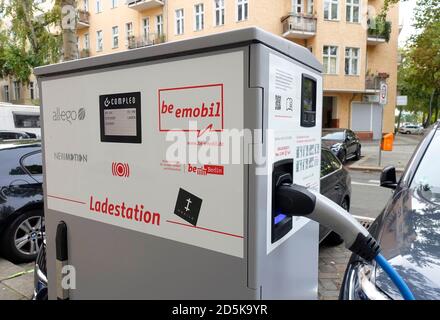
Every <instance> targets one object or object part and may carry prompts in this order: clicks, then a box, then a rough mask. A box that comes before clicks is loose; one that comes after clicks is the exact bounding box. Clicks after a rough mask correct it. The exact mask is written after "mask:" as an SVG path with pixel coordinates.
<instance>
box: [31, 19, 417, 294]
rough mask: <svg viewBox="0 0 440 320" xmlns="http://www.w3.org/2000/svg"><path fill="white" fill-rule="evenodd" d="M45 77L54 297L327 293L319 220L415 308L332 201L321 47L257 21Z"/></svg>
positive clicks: (43, 72) (376, 251) (50, 69)
mask: <svg viewBox="0 0 440 320" xmlns="http://www.w3.org/2000/svg"><path fill="white" fill-rule="evenodd" d="M35 74H36V75H37V76H38V77H39V81H40V93H41V97H42V105H43V141H44V142H43V160H44V174H45V184H44V196H45V217H46V234H47V270H48V282H49V298H51V299H55V298H58V299H90V298H96V299H97V298H99V299H116V298H124V299H130V298H131V299H315V298H316V297H317V287H318V285H317V279H318V225H317V224H316V222H318V223H322V224H323V225H325V226H326V227H328V228H330V229H332V230H333V231H335V232H337V233H338V234H339V235H341V236H342V238H343V239H344V240H345V245H346V247H347V248H348V249H349V250H351V251H352V252H354V253H356V254H357V255H358V256H360V257H361V258H363V259H365V260H367V261H371V260H373V259H375V261H376V263H377V264H378V265H380V266H381V267H382V268H383V270H384V271H385V272H386V273H387V274H388V275H389V276H390V278H391V280H392V281H393V282H394V284H395V285H396V286H397V287H398V289H399V290H400V292H401V293H402V295H403V297H404V298H405V299H407V300H412V299H414V296H413V295H412V293H411V291H410V289H409V288H408V286H407V285H406V284H405V282H404V281H403V279H402V278H401V277H400V276H399V274H398V273H397V272H396V271H395V270H394V269H393V268H392V266H391V265H390V264H389V263H388V262H387V260H386V259H385V258H384V257H383V256H382V255H381V254H380V247H379V245H378V244H377V242H376V240H375V239H374V238H373V237H372V236H371V235H370V234H369V233H368V231H367V230H366V229H365V228H363V227H362V226H361V225H360V224H359V223H358V222H357V221H356V220H355V219H354V218H353V217H352V216H351V215H350V214H349V213H348V212H346V211H345V210H344V209H342V208H341V207H339V206H338V205H336V204H335V203H333V202H331V201H330V200H329V199H327V198H325V197H324V196H322V195H321V194H320V193H319V181H320V151H321V147H320V140H321V117H322V77H321V65H320V64H319V62H318V61H317V60H316V59H315V58H314V57H313V55H312V54H311V53H310V52H309V51H308V50H307V49H305V48H303V47H301V46H298V45H296V44H294V43H292V42H289V41H286V40H284V39H281V38H279V37H276V36H273V35H271V34H269V33H266V32H264V31H262V30H260V29H257V28H248V29H242V30H238V31H232V32H227V33H222V34H217V35H212V36H208V37H201V38H196V39H191V40H185V41H179V42H174V43H168V44H162V45H158V46H153V47H150V48H143V49H138V50H133V51H129V52H124V53H118V54H114V55H108V56H102V57H97V58H91V59H85V60H79V61H74V62H68V63H62V64H58V65H53V66H47V67H43V68H39V69H37V70H35ZM70 88H72V90H66V89H70ZM240 130H241V131H240ZM246 130H247V131H246ZM249 130H253V133H252V134H250V137H251V138H250V139H246V132H248V131H249ZM237 131H238V132H242V133H243V135H242V136H240V135H238V138H239V139H238V162H237V161H236V159H235V161H234V160H232V159H231V158H230V157H229V147H230V142H229V139H230V138H233V137H234V136H235V137H237ZM231 132H235V133H234V134H231ZM216 133H219V134H220V138H218V137H217V136H216ZM224 133H228V134H229V135H228V134H226V135H223V134H224ZM170 134H171V139H170ZM179 138H180V139H182V138H183V143H182V140H180V143H176V144H174V143H173V139H175V140H176V141H178V140H179ZM248 138H249V137H248ZM216 139H217V140H216ZM170 141H171V142H170ZM182 146H184V148H183V149H182V148H181V147H182ZM206 147H207V150H209V151H208V152H207V150H203V148H206ZM187 149H190V150H192V151H193V152H189V153H190V154H189V155H188V156H187V154H186V151H187ZM255 149H257V150H258V151H257V152H255ZM182 150H184V152H183V156H182ZM201 150H203V151H205V154H204V156H202V157H201V156H200V154H201V152H200V151H201ZM176 151H178V152H177V154H179V155H180V157H178V158H177V159H178V160H176V157H175V154H176ZM194 151H195V152H194ZM252 151H253V152H252ZM206 152H207V153H209V154H210V155H209V156H208V155H207V153H206ZM225 152H226V154H227V157H218V153H222V155H223V153H225ZM211 153H212V154H211ZM194 154H195V155H196V156H195V157H193V156H194ZM255 154H259V156H255ZM236 155H237V152H236V153H235V156H236ZM211 156H212V157H211ZM232 157H234V153H233V154H232ZM254 158H255V159H254ZM220 159H221V160H220ZM225 159H226V161H224V160H225ZM249 159H250V160H251V161H249ZM306 217H307V218H306ZM308 218H310V220H309V219H308ZM313 221H315V222H313ZM66 266H69V268H68V272H70V273H71V274H70V278H69V281H70V283H69V284H67V283H66V282H64V280H65V279H64V278H63V276H64V275H63V274H64V273H65V271H66V270H65V267H66ZM72 268H73V271H72ZM72 272H73V277H72ZM72 281H73V282H74V283H73V285H72V283H71V282H72ZM66 284H67V286H66Z"/></svg>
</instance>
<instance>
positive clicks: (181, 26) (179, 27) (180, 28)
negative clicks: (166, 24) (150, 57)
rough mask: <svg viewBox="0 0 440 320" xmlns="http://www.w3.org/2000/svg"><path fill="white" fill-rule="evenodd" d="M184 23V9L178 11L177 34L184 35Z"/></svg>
mask: <svg viewBox="0 0 440 320" xmlns="http://www.w3.org/2000/svg"><path fill="white" fill-rule="evenodd" d="M184 22H185V20H184V16H183V9H178V10H176V34H183V33H184V32H185V30H184V24H185V23H184Z"/></svg>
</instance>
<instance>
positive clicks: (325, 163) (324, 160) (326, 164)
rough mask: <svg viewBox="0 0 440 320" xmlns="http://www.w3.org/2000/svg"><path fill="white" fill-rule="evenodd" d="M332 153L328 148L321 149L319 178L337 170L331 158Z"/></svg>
mask: <svg viewBox="0 0 440 320" xmlns="http://www.w3.org/2000/svg"><path fill="white" fill-rule="evenodd" d="M331 156H332V154H331V152H330V151H328V150H322V152H321V178H322V177H325V176H327V175H329V174H330V173H332V172H334V171H336V170H337V168H336V167H335V164H334V162H333V159H332V157H331Z"/></svg>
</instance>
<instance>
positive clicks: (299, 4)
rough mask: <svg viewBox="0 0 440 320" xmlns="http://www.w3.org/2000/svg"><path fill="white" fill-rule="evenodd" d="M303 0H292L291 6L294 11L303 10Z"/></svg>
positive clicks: (300, 11)
mask: <svg viewBox="0 0 440 320" xmlns="http://www.w3.org/2000/svg"><path fill="white" fill-rule="evenodd" d="M303 1H304V0H292V7H293V12H294V13H302V12H303Z"/></svg>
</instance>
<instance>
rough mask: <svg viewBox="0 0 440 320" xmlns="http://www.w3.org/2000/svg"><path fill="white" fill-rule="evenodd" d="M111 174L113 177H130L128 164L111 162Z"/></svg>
mask: <svg viewBox="0 0 440 320" xmlns="http://www.w3.org/2000/svg"><path fill="white" fill-rule="evenodd" d="M112 174H113V176H115V177H124V178H128V177H130V166H129V165H128V163H121V162H113V163H112Z"/></svg>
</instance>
